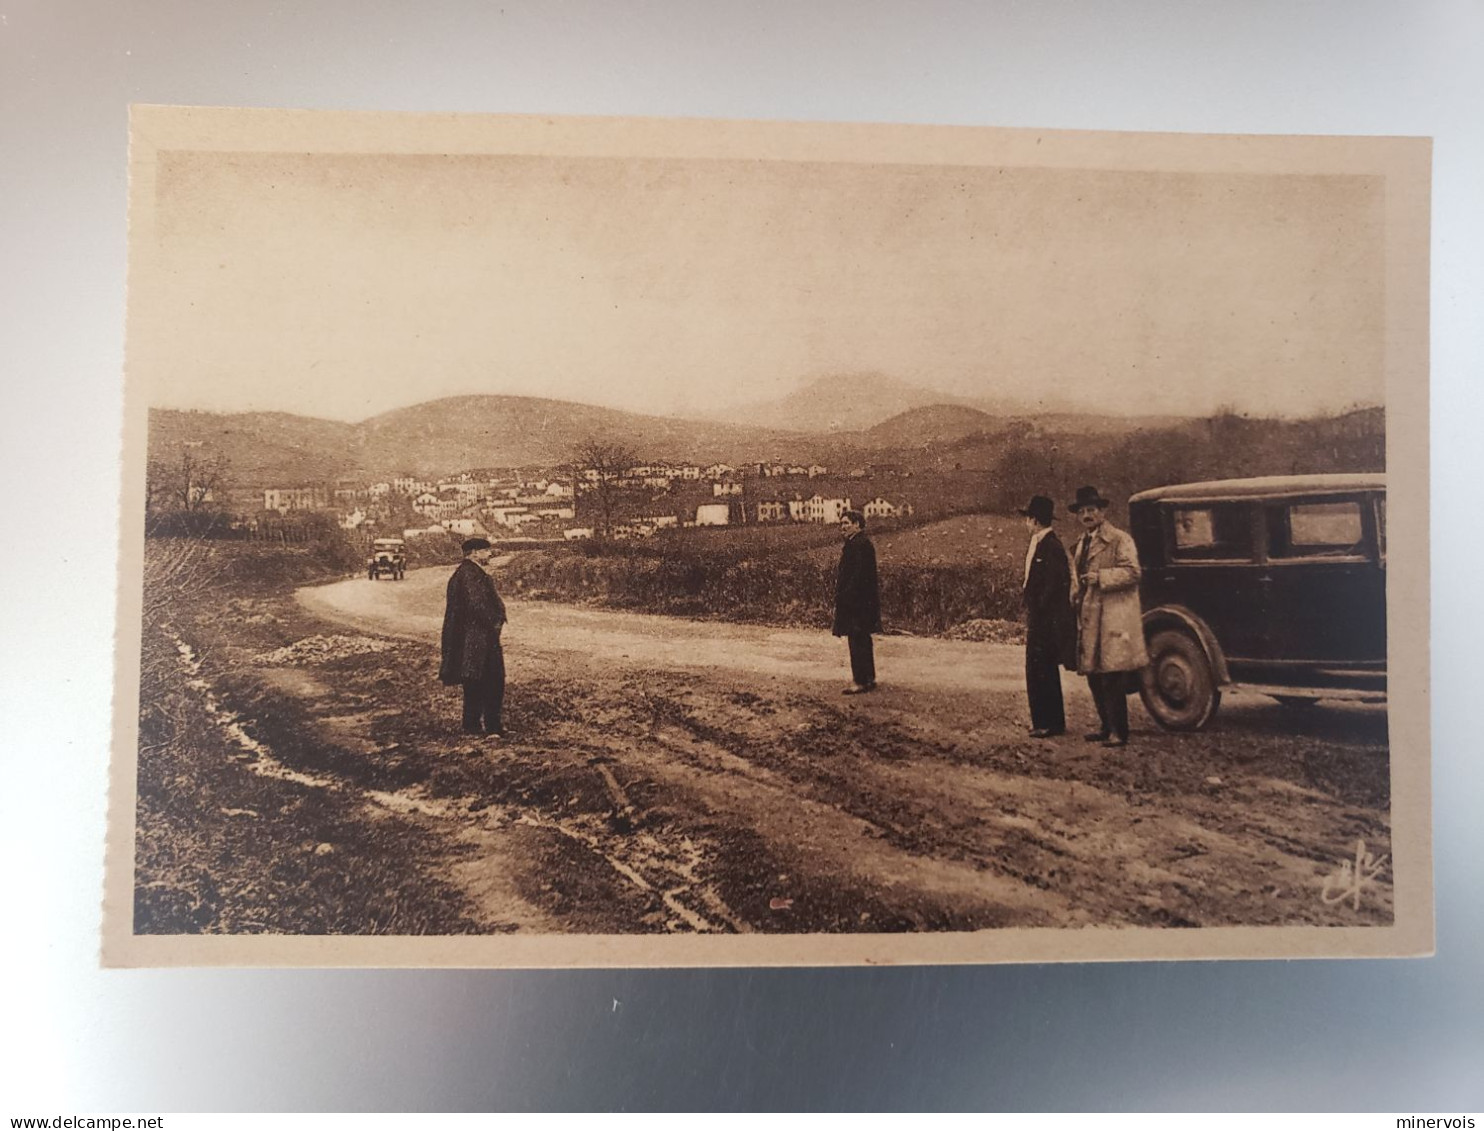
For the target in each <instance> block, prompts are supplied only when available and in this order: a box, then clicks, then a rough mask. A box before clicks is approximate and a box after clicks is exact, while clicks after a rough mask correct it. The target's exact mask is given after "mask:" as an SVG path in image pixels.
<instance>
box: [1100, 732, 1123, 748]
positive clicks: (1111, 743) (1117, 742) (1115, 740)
mask: <svg viewBox="0 0 1484 1131" xmlns="http://www.w3.org/2000/svg"><path fill="white" fill-rule="evenodd" d="M1103 745H1104V746H1107V747H1109V748H1116V747H1119V746H1127V745H1128V739H1126V738H1119V737H1117V736H1116V735H1115V736H1114V737H1112V738H1109V739H1108V740H1107V741H1105V742H1104V743H1103Z"/></svg>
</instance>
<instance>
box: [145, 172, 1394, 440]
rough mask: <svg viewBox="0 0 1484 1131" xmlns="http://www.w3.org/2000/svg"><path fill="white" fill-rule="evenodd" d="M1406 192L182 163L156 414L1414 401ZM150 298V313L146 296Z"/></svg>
mask: <svg viewBox="0 0 1484 1131" xmlns="http://www.w3.org/2000/svg"><path fill="white" fill-rule="evenodd" d="M1382 204H1383V201H1382V183H1381V182H1380V181H1379V180H1376V179H1370V178H1363V177H1343V176H1268V175H1262V176H1256V175H1253V176H1243V175H1207V174H1189V173H1159V172H1149V173H1142V172H1140V173H1118V172H1107V171H1098V170H1092V171H1079V170H1054V169H1035V168H981V167H927V166H910V165H909V166H903V165H866V164H845V163H826V162H820V163H813V164H799V163H790V162H779V161H738V160H671V159H644V160H620V159H614V158H592V157H582V158H552V157H521V156H452V157H443V156H436V155H435V156H427V155H407V156H384V155H370V156H361V155H356V156H340V155H300V154H281V153H272V154H251V153H233V154H219V153H189V152H162V153H161V154H160V155H159V173H158V183H157V194H156V225H157V226H156V231H155V237H156V238H155V248H154V250H155V253H156V254H157V256H158V259H157V264H158V268H159V270H158V271H157V272H156V273H155V275H154V276H153V279H154V282H153V283H152V284H151V286H152V287H153V288H154V289H153V290H152V291H150V292H148V293H147V295H146V296H145V298H144V299H143V301H148V302H149V303H150V304H151V309H152V313H153V314H154V315H157V316H158V317H152V318H151V319H150V320H149V323H148V326H147V327H146V328H145V330H143V331H141V332H140V333H138V334H136V335H135V336H134V338H132V339H131V342H130V359H131V365H132V366H133V371H134V373H135V374H136V375H137V376H138V377H140V378H142V379H143V380H144V381H145V382H146V384H147V385H148V386H149V390H150V391H149V397H150V402H151V403H152V404H155V405H165V406H171V407H183V408H206V409H217V410H241V409H274V410H282V411H287V412H296V413H304V414H308V415H314V416H322V417H330V418H336V419H343V420H359V419H362V418H364V417H367V416H370V415H374V414H376V413H378V412H383V411H386V410H388V409H392V408H396V407H399V406H402V405H407V404H412V403H416V402H418V401H424V400H430V399H433V398H435V397H440V396H449V395H454V394H463V393H515V394H526V395H537V396H549V397H556V398H560V399H568V400H576V401H585V402H589V403H595V404H604V405H610V406H614V407H619V408H627V409H633V410H636V411H642V412H656V413H677V414H688V413H695V412H700V411H704V410H706V409H708V408H712V407H715V406H718V405H721V404H726V403H733V402H746V401H755V400H759V399H764V398H768V397H771V396H774V395H782V394H784V393H788V392H790V391H792V390H793V389H794V388H796V387H798V386H799V385H801V384H803V383H805V382H806V381H808V380H810V379H812V378H815V377H819V376H823V375H827V374H830V373H839V372H852V371H865V370H870V371H875V372H880V373H885V374H888V375H890V376H893V377H897V378H900V379H902V380H905V381H910V382H914V383H920V384H924V385H929V386H931V387H934V388H937V389H940V390H942V391H944V392H947V393H953V394H958V395H965V396H973V395H987V396H997V395H1015V396H1026V397H1031V398H1034V397H1036V396H1040V395H1045V396H1048V397H1053V398H1055V399H1056V400H1059V401H1071V402H1072V403H1074V404H1076V405H1078V406H1080V407H1086V408H1089V409H1099V410H1105V411H1120V412H1135V411H1139V412H1142V411H1151V412H1175V413H1180V412H1189V413H1202V412H1207V411H1210V410H1211V409H1212V408H1213V407H1215V406H1217V405H1220V404H1225V403H1230V404H1234V405H1235V406H1236V407H1238V408H1240V409H1246V410H1252V411H1258V412H1264V413H1302V412H1307V411H1312V410H1327V409H1336V408H1340V407H1343V406H1345V405H1347V404H1350V403H1352V402H1357V401H1359V402H1366V403H1375V404H1379V403H1381V402H1382V399H1383V338H1382V326H1381V321H1382V299H1383V295H1382V274H1383V259H1382ZM131 301H133V300H132V299H131Z"/></svg>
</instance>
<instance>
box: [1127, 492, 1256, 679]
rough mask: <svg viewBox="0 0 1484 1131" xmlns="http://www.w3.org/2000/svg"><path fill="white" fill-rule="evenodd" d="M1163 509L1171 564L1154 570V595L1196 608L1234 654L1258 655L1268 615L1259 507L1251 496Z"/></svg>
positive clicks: (1225, 649) (1151, 588) (1150, 586)
mask: <svg viewBox="0 0 1484 1131" xmlns="http://www.w3.org/2000/svg"><path fill="white" fill-rule="evenodd" d="M1161 509H1162V511H1163V514H1162V518H1163V527H1164V532H1163V533H1164V538H1165V547H1164V548H1165V555H1164V558H1165V562H1166V564H1165V565H1163V566H1160V567H1156V568H1155V569H1154V570H1153V571H1152V573H1153V574H1154V576H1153V577H1152V578H1150V579H1149V582H1148V585H1147V588H1146V592H1147V593H1148V595H1149V598H1150V599H1152V602H1153V603H1155V604H1170V605H1179V606H1181V607H1183V608H1186V609H1189V610H1190V611H1191V612H1193V613H1195V614H1196V616H1198V617H1200V618H1201V620H1203V621H1205V623H1206V624H1207V625H1208V626H1209V627H1210V629H1211V631H1212V632H1213V633H1214V634H1215V636H1216V640H1217V642H1218V643H1219V644H1220V645H1221V649H1222V651H1223V652H1224V653H1225V654H1226V656H1227V657H1228V658H1229V659H1231V658H1242V657H1246V656H1251V655H1253V654H1254V649H1257V648H1259V646H1260V644H1261V639H1262V631H1261V629H1262V625H1263V624H1264V623H1265V621H1266V616H1267V614H1266V610H1265V609H1264V608H1263V601H1264V600H1265V597H1266V593H1265V591H1264V590H1263V589H1262V588H1261V586H1260V585H1259V583H1258V579H1259V575H1260V573H1261V566H1260V564H1259V562H1258V560H1257V549H1256V547H1257V541H1258V538H1257V535H1258V530H1257V525H1256V524H1257V522H1258V521H1259V520H1260V516H1259V515H1258V512H1257V511H1256V510H1255V509H1254V507H1253V505H1252V504H1251V503H1250V502H1247V501H1245V500H1232V501H1218V502H1189V503H1186V502H1173V503H1167V504H1165V505H1164V506H1163V507H1162V508H1161Z"/></svg>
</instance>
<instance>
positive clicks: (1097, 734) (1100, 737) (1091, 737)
mask: <svg viewBox="0 0 1484 1131" xmlns="http://www.w3.org/2000/svg"><path fill="white" fill-rule="evenodd" d="M1082 741H1083V742H1107V741H1108V736H1107V734H1105V733H1104V732H1103V731H1100V730H1093V731H1088V732H1087V733H1086V734H1084V735H1083V736H1082Z"/></svg>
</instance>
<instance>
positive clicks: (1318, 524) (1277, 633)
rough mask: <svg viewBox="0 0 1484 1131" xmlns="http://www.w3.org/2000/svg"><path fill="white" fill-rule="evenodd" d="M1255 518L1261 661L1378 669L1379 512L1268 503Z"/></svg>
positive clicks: (1382, 634) (1346, 505) (1382, 596)
mask: <svg viewBox="0 0 1484 1131" xmlns="http://www.w3.org/2000/svg"><path fill="white" fill-rule="evenodd" d="M1263 510H1264V528H1265V529H1264V533H1265V543H1266V545H1265V550H1266V555H1265V556H1266V562H1265V565H1266V569H1265V571H1264V573H1263V584H1264V585H1265V586H1266V587H1267V589H1268V592H1269V605H1270V608H1271V610H1272V619H1271V625H1270V629H1269V631H1270V636H1271V639H1270V642H1269V643H1270V655H1269V658H1271V659H1272V660H1274V661H1276V662H1280V663H1281V662H1289V663H1295V662H1305V661H1306V662H1314V663H1319V664H1324V665H1335V666H1340V667H1350V666H1357V667H1363V668H1369V667H1375V666H1378V665H1379V666H1381V667H1384V665H1385V662H1386V571H1385V566H1384V559H1383V555H1382V553H1381V545H1382V537H1383V533H1382V531H1383V523H1384V521H1385V520H1384V514H1385V512H1384V509H1382V508H1381V507H1378V506H1377V505H1376V502H1375V498H1374V497H1373V496H1369V495H1365V494H1357V495H1354V496H1344V497H1336V496H1328V497H1317V498H1307V499H1303V498H1299V499H1288V500H1283V501H1276V502H1270V503H1267V504H1265V505H1264V507H1263Z"/></svg>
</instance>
